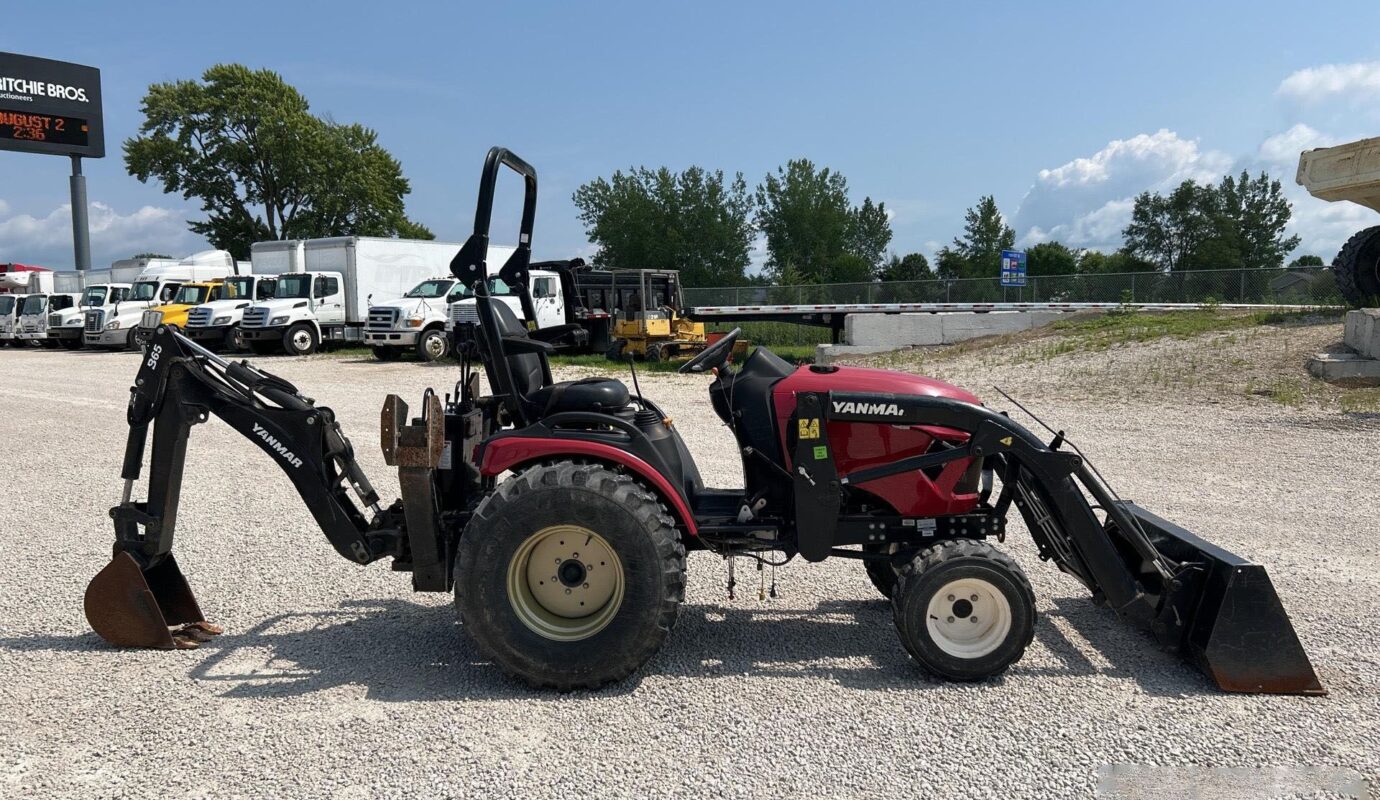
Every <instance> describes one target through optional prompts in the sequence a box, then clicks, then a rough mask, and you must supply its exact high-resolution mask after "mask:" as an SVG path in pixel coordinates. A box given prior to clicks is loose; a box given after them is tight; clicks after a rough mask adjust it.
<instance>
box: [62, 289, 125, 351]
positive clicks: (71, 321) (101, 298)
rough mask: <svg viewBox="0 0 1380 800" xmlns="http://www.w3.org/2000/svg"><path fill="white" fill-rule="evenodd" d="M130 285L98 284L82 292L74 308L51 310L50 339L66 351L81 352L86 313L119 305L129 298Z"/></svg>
mask: <svg viewBox="0 0 1380 800" xmlns="http://www.w3.org/2000/svg"><path fill="white" fill-rule="evenodd" d="M131 288H132V287H131V285H130V284H128V283H98V284H95V285H93V286H88V287H86V288H85V289H83V290H82V293H81V300H80V301H78V303H77V305H76V306H74V307H72V308H66V309H62V310H60V311H53V310H49V313H48V338H49V339H51V340H54V341H56V342H57V343H58V344H59V345H61V346H62V347H63V349H66V350H80V349H81V348H82V346H83V345H84V344H85V338H84V336H85V331H86V312H87V311H88V310H89V309H93V308H101V307H103V306H106V305H110V304H113V303H118V302H120V301H122V300H124V299H125V298H126V297H128V296H129V292H130V290H131Z"/></svg>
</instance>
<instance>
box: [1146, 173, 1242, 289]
mask: <svg viewBox="0 0 1380 800" xmlns="http://www.w3.org/2000/svg"><path fill="white" fill-rule="evenodd" d="M1216 195H1217V193H1216V190H1215V189H1214V188H1213V187H1211V186H1202V185H1199V184H1197V183H1194V182H1193V181H1184V182H1183V183H1181V184H1179V186H1178V187H1177V188H1175V189H1174V191H1173V192H1171V193H1170V194H1169V195H1167V196H1166V195H1161V194H1158V193H1153V194H1152V193H1151V192H1142V193H1141V194H1140V195H1138V196H1137V197H1136V201H1135V205H1134V206H1133V208H1132V210H1131V222H1130V224H1128V225H1127V226H1126V228H1125V229H1124V230H1123V231H1122V236H1123V237H1124V239H1125V247H1124V248H1123V249H1124V250H1125V252H1126V253H1127V254H1128V255H1130V256H1133V257H1135V258H1140V259H1144V260H1146V261H1149V262H1150V263H1152V264H1154V265H1155V266H1156V267H1157V268H1159V269H1161V270H1164V271H1166V272H1172V271H1174V270H1178V269H1184V268H1186V266H1187V264H1186V263H1185V262H1193V261H1197V260H1199V259H1198V254H1199V250H1200V248H1202V246H1203V244H1204V243H1205V242H1207V241H1208V240H1209V239H1211V238H1213V237H1214V236H1217V235H1219V233H1220V229H1219V227H1218V222H1219V211H1218V207H1217V196H1216Z"/></svg>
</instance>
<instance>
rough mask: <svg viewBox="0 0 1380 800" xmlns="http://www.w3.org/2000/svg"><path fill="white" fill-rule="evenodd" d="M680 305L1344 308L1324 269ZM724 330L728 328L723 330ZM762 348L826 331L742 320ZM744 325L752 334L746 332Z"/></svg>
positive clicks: (727, 291) (902, 284) (696, 297)
mask: <svg viewBox="0 0 1380 800" xmlns="http://www.w3.org/2000/svg"><path fill="white" fill-rule="evenodd" d="M684 297H685V304H686V305H687V306H757V305H816V304H824V303H1120V302H1128V303H1257V304H1270V305H1306V306H1331V305H1343V304H1344V301H1343V300H1342V297H1341V294H1340V293H1339V292H1338V291H1337V285H1336V283H1335V282H1334V280H1333V276H1332V270H1330V269H1328V268H1327V267H1308V268H1294V269H1289V268H1279V269H1214V270H1194V271H1183V272H1172V273H1166V272H1122V273H1111V274H1105V275H1099V274H1095V275H1047V276H1041V277H1031V278H1028V279H1027V284H1026V285H1025V286H1023V287H1005V286H1002V285H1001V279H1000V278H965V279H956V280H942V279H938V280H928V281H889V282H871V283H832V284H806V285H801V286H728V287H720V288H687V289H685V290H684ZM729 327H731V326H729ZM743 327H744V330H745V332H746V333H748V335H749V336H753V334H755V339H756V340H757V341H759V342H761V343H764V344H800V345H806V344H814V343H817V342H825V341H828V333H827V332H824V331H821V330H819V329H812V328H806V327H804V326H799V325H790V324H785V323H748V324H746V325H744V326H743ZM749 328H750V329H751V330H749Z"/></svg>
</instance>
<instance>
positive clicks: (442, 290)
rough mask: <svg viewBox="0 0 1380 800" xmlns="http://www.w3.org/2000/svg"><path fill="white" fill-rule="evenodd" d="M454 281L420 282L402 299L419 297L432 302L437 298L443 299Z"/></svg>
mask: <svg viewBox="0 0 1380 800" xmlns="http://www.w3.org/2000/svg"><path fill="white" fill-rule="evenodd" d="M455 283H456V282H455V281H422V282H421V283H419V284H417V285H416V286H414V287H412V291H410V292H408V293H407V294H405V295H403V297H421V298H425V299H427V300H433V299H435V298H437V297H445V296H446V293H447V292H449V291H450V288H451V287H452V286H454V285H455Z"/></svg>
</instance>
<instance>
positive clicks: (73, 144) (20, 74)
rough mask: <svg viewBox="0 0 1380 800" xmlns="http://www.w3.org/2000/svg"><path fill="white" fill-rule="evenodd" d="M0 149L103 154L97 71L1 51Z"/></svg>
mask: <svg viewBox="0 0 1380 800" xmlns="http://www.w3.org/2000/svg"><path fill="white" fill-rule="evenodd" d="M0 150H17V151H20V152H24V153H47V154H49V155H63V156H66V155H76V156H83V157H85V158H103V157H104V156H105V127H104V125H102V120H101V71H100V70H98V69H96V68H95V67H84V66H81V65H80V64H68V63H67V62H65V61H52V60H49V59H46V58H34V57H33V56H21V55H16V54H14V53H0Z"/></svg>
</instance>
